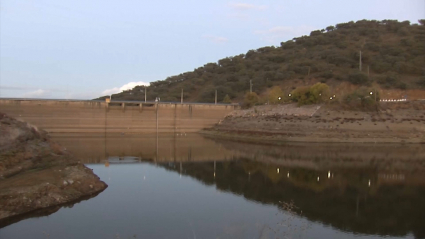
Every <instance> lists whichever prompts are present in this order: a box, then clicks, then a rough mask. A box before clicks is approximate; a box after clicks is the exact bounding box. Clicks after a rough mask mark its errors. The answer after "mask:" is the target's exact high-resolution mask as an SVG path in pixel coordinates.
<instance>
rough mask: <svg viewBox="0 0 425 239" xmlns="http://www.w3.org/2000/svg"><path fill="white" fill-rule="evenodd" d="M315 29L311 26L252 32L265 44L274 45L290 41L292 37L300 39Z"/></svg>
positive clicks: (282, 27)
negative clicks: (265, 42)
mask: <svg viewBox="0 0 425 239" xmlns="http://www.w3.org/2000/svg"><path fill="white" fill-rule="evenodd" d="M315 29H316V28H314V27H312V26H305V25H303V26H296V27H292V26H276V27H272V28H269V29H267V30H259V31H254V34H257V35H260V36H261V39H262V40H265V41H267V42H271V43H276V42H277V41H278V42H281V41H284V40H288V39H292V38H294V37H300V36H302V35H309V34H310V32H311V31H313V30H315Z"/></svg>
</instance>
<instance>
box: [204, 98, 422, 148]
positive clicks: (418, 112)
mask: <svg viewBox="0 0 425 239" xmlns="http://www.w3.org/2000/svg"><path fill="white" fill-rule="evenodd" d="M200 133H202V134H204V135H207V136H210V137H218V138H225V139H230V140H237V141H244V142H255V143H263V144H284V143H286V142H315V143H399V144H400V143H401V144H404V143H418V144H425V102H400V103H385V104H381V106H380V109H379V110H377V111H355V110H344V109H341V108H337V107H335V106H330V105H310V106H303V107H297V106H296V105H295V104H286V105H264V106H257V107H254V108H251V109H246V110H238V111H234V112H232V113H230V114H229V115H227V116H226V117H225V119H223V120H222V121H220V122H219V123H218V124H217V125H215V126H214V127H212V128H209V129H204V130H202V131H201V132H200Z"/></svg>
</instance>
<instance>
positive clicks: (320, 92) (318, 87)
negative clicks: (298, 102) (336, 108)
mask: <svg viewBox="0 0 425 239" xmlns="http://www.w3.org/2000/svg"><path fill="white" fill-rule="evenodd" d="M329 96H330V90H329V86H328V85H326V84H324V83H316V84H314V85H313V86H312V87H310V97H312V98H313V102H314V103H322V102H324V101H326V100H327V99H328V98H329Z"/></svg>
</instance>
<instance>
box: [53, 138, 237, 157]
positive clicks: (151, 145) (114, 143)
mask: <svg viewBox="0 0 425 239" xmlns="http://www.w3.org/2000/svg"><path fill="white" fill-rule="evenodd" d="M54 139H55V140H56V141H58V142H59V143H60V144H61V145H63V146H64V147H66V148H67V150H68V151H70V152H72V153H73V154H74V155H75V156H76V157H78V158H79V159H80V160H81V161H82V162H84V163H103V162H104V160H106V159H108V158H109V159H111V160H112V161H113V162H120V160H119V158H122V159H124V158H125V157H127V159H129V158H128V157H135V158H137V159H138V160H140V161H155V162H180V161H183V162H205V161H214V160H216V161H223V160H231V159H232V158H234V157H236V156H237V155H238V154H237V152H236V151H233V150H229V149H225V148H224V147H223V145H221V144H219V143H217V142H215V141H213V140H210V139H207V138H204V137H202V136H201V135H199V134H194V133H186V134H184V133H183V134H178V135H177V134H144V135H108V136H107V137H103V136H87V135H80V136H76V135H71V136H70V135H54ZM127 161H128V162H130V161H129V160H127ZM133 161H134V160H132V161H131V162H133ZM121 162H123V161H122V160H121Z"/></svg>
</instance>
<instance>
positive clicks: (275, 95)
mask: <svg viewBox="0 0 425 239" xmlns="http://www.w3.org/2000/svg"><path fill="white" fill-rule="evenodd" d="M279 97H280V100H279ZM268 101H269V103H270V104H279V103H281V102H282V101H283V91H282V89H281V88H280V87H279V86H275V87H273V88H272V89H271V90H270V92H269V95H268Z"/></svg>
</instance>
